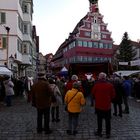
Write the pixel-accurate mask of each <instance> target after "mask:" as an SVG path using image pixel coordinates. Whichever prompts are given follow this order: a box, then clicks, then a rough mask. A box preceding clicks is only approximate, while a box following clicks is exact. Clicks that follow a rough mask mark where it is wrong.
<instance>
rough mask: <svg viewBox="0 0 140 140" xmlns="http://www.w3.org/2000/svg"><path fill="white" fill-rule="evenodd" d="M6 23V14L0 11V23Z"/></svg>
mask: <svg viewBox="0 0 140 140" xmlns="http://www.w3.org/2000/svg"><path fill="white" fill-rule="evenodd" d="M5 23H6V14H5V13H3V12H1V13H0V24H5Z"/></svg>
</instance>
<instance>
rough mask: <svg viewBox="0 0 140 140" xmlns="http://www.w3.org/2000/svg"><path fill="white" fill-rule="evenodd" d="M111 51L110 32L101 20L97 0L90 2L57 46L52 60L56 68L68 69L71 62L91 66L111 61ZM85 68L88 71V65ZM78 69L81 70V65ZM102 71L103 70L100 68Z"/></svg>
mask: <svg viewBox="0 0 140 140" xmlns="http://www.w3.org/2000/svg"><path fill="white" fill-rule="evenodd" d="M113 53H114V52H113V40H112V38H111V32H109V31H108V29H107V24H105V23H104V22H103V16H102V15H101V14H100V12H99V9H98V2H97V3H95V4H91V3H90V9H89V12H88V13H87V15H86V16H85V17H83V18H82V19H81V20H80V22H79V23H78V24H77V25H76V27H75V28H74V30H73V32H72V33H70V35H69V37H68V39H66V40H65V41H64V42H63V43H62V44H61V46H60V47H59V48H58V50H57V52H56V54H55V55H54V58H53V61H54V63H55V67H56V68H62V67H63V66H66V67H67V68H68V69H69V66H70V65H72V64H82V65H84V64H85V65H87V64H90V65H91V67H92V66H93V65H94V66H95V65H96V64H97V63H98V64H99V63H100V64H103V63H108V62H110V63H111V61H112V57H113ZM75 66H76V65H75ZM87 69H88V71H90V70H89V65H88V68H87ZM99 69H100V68H99ZM80 71H82V68H81V67H80ZM92 71H93V70H92ZM92 71H91V72H92ZM102 71H105V70H104V69H102Z"/></svg>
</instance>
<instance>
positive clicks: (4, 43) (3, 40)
mask: <svg viewBox="0 0 140 140" xmlns="http://www.w3.org/2000/svg"><path fill="white" fill-rule="evenodd" d="M2 45H3V48H7V46H6V45H7V38H6V37H3V38H2Z"/></svg>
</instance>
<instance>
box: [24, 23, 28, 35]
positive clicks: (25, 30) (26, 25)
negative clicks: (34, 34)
mask: <svg viewBox="0 0 140 140" xmlns="http://www.w3.org/2000/svg"><path fill="white" fill-rule="evenodd" d="M23 33H24V34H28V24H24V25H23Z"/></svg>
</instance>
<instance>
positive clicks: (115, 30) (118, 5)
mask: <svg viewBox="0 0 140 140" xmlns="http://www.w3.org/2000/svg"><path fill="white" fill-rule="evenodd" d="M99 10H100V13H101V14H102V15H103V16H104V18H103V20H104V22H105V23H108V26H107V28H108V30H109V31H110V32H112V38H113V40H114V43H115V44H119V43H120V42H121V39H122V36H123V34H124V32H128V35H129V38H130V39H131V40H133V41H137V40H138V39H140V0H99ZM87 12H89V1H88V0H34V13H33V24H34V25H36V30H37V35H38V36H39V38H40V52H42V53H43V54H44V55H45V54H47V53H53V54H55V52H56V51H57V49H58V47H59V46H60V45H61V44H62V43H63V42H64V40H65V39H67V38H68V36H69V33H70V32H72V31H73V29H74V28H75V26H76V24H77V23H78V22H79V21H80V19H81V18H83V17H84V16H85V15H86V14H87Z"/></svg>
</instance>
